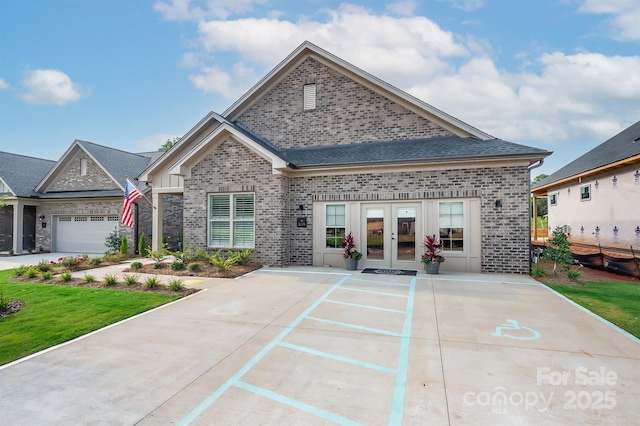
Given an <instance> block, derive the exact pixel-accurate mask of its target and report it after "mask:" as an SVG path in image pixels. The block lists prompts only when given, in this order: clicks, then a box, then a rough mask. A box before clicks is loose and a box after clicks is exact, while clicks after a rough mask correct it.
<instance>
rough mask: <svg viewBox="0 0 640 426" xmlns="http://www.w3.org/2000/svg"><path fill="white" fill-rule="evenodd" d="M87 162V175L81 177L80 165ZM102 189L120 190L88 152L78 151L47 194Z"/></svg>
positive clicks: (46, 189) (50, 186) (47, 190)
mask: <svg viewBox="0 0 640 426" xmlns="http://www.w3.org/2000/svg"><path fill="white" fill-rule="evenodd" d="M82 159H86V160H87V174H86V175H84V176H81V175H80V163H81V160H82ZM100 189H120V188H119V187H118V185H117V184H116V183H115V182H114V181H113V180H112V179H111V178H110V177H109V176H108V175H107V174H106V173H105V172H104V170H102V169H101V168H100V166H98V165H97V164H96V163H95V162H94V161H92V160H91V157H89V156H88V155H87V153H86V152H84V151H82V150H78V151H76V153H75V154H74V155H72V156H71V158H70V160H69V162H68V163H67V165H66V166H65V167H64V169H63V170H61V171H60V173H59V174H58V175H57V179H56V181H55V182H53V183H52V184H51V185H49V187H47V188H45V192H59V191H92V190H100Z"/></svg>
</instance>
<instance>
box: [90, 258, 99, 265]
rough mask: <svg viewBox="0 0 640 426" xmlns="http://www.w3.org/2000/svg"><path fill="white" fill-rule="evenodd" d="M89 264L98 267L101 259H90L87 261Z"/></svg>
mask: <svg viewBox="0 0 640 426" xmlns="http://www.w3.org/2000/svg"><path fill="white" fill-rule="evenodd" d="M89 262H90V263H91V264H92V265H94V266H98V265H99V264H101V263H102V258H101V257H92V258H91V259H89Z"/></svg>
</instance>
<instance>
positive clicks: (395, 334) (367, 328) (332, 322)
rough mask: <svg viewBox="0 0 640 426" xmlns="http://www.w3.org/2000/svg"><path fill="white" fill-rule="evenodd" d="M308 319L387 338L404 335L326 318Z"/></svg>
mask: <svg viewBox="0 0 640 426" xmlns="http://www.w3.org/2000/svg"><path fill="white" fill-rule="evenodd" d="M307 319H310V320H313V321H320V322H326V323H328V324H334V325H339V326H342V327H349V328H355V329H357V330H363V331H371V332H373V333H378V334H386V335H387V336H394V337H401V336H402V334H400V333H395V332H393V331H387V330H380V329H378V328H371V327H365V326H362V325H356V324H350V323H347V322H340V321H332V320H328V319H324V318H317V317H307Z"/></svg>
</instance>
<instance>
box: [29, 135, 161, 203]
mask: <svg viewBox="0 0 640 426" xmlns="http://www.w3.org/2000/svg"><path fill="white" fill-rule="evenodd" d="M79 152H83V153H84V154H86V155H87V156H88V157H89V158H90V159H91V160H92V161H93V162H94V163H95V165H96V166H97V167H98V168H99V169H100V171H101V172H102V173H104V175H105V176H106V178H107V180H110V181H111V182H112V183H113V185H106V186H109V187H108V188H107V187H104V186H105V183H103V184H102V187H96V188H90V189H97V190H113V189H119V190H121V191H124V181H125V177H126V176H131V177H135V176H137V175H138V174H139V173H140V172H141V171H142V170H143V169H144V168H145V167H146V166H147V165H148V164H149V162H150V158H149V157H148V156H144V155H140V154H132V153H129V152H125V151H121V150H118V149H113V148H109V147H106V146H103V145H98V144H95V143H92V142H87V141H81V140H75V141H74V142H73V143H72V144H71V146H70V147H69V148H68V149H67V151H66V152H65V153H64V154H63V155H62V157H60V159H59V160H58V162H57V163H56V164H55V166H54V167H53V168H51V170H50V171H49V173H47V175H46V176H45V177H44V178H42V180H41V181H40V183H39V184H38V185H37V187H36V191H37V192H46V191H47V190H49V188H51V187H52V186H53V185H55V182H56V181H57V180H58V179H60V178H61V177H62V174H63V173H64V171H65V169H66V168H67V167H68V166H69V164H70V162H71V161H73V160H74V159H75V158H76V157H77V155H78V153H79ZM81 189H83V188H76V190H81Z"/></svg>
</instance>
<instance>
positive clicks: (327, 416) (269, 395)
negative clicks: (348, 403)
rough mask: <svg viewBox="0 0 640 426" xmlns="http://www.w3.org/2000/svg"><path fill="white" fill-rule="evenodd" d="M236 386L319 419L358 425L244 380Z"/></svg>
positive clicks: (346, 424) (352, 425) (340, 423)
mask: <svg viewBox="0 0 640 426" xmlns="http://www.w3.org/2000/svg"><path fill="white" fill-rule="evenodd" d="M235 386H236V387H238V388H240V389H244V390H246V391H249V392H253V393H255V394H256V395H260V396H262V397H265V398H269V399H271V400H273V401H276V402H279V403H281V404H285V405H288V406H290V407H293V408H295V409H297V410H300V411H304V412H306V413H309V414H313V415H314V416H316V417H320V418H321V419H324V420H327V421H329V422H332V423H336V424H339V425H345V426H359V425H360V423H357V422H354V421H353V420H350V419H347V418H346V417H342V416H340V415H338V414H334V413H332V412H330V411H326V410H323V409H322V408H318V407H314V406H313V405H309V404H306V403H304V402H302V401H298V400H297V399H293V398H289V397H287V396H284V395H281V394H279V393H276V392H273V391H270V390H268V389H263V388H259V387H257V386H253V385H250V384H249V383H245V382H240V381H239V382H238V383H236V384H235Z"/></svg>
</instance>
